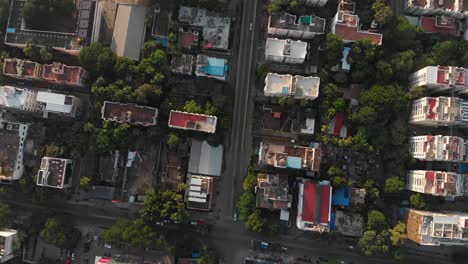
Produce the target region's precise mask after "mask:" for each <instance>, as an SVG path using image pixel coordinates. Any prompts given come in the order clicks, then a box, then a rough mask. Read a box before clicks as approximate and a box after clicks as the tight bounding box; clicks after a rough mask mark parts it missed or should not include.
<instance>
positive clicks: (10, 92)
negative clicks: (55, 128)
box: [0, 86, 44, 112]
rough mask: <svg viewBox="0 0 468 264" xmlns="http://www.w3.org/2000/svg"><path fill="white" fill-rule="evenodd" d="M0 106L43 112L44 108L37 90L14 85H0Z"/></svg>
mask: <svg viewBox="0 0 468 264" xmlns="http://www.w3.org/2000/svg"><path fill="white" fill-rule="evenodd" d="M0 107H6V108H12V109H18V110H23V111H29V112H42V111H43V109H44V106H43V105H42V104H41V103H39V102H38V101H37V92H36V91H33V90H31V89H27V88H17V87H13V86H0Z"/></svg>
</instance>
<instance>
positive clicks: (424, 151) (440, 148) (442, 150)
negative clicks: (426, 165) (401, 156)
mask: <svg viewBox="0 0 468 264" xmlns="http://www.w3.org/2000/svg"><path fill="white" fill-rule="evenodd" d="M409 151H410V154H411V156H412V157H414V158H416V159H419V160H427V161H453V162H463V161H467V160H468V159H467V153H466V143H465V140H464V139H463V138H460V137H455V136H441V135H437V136H430V135H428V136H416V137H411V138H410V139H409Z"/></svg>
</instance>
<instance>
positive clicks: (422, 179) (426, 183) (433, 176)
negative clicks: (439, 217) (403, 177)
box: [406, 170, 464, 199]
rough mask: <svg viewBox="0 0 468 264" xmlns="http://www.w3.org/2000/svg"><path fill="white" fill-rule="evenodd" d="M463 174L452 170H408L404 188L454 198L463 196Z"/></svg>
mask: <svg viewBox="0 0 468 264" xmlns="http://www.w3.org/2000/svg"><path fill="white" fill-rule="evenodd" d="M463 185H464V176H463V175H461V174H456V173H453V172H443V171H426V170H412V171H408V174H407V181H406V189H408V190H410V191H413V192H419V193H424V194H429V195H434V196H443V197H447V198H452V199H453V198H454V197H457V196H463V190H464V187H463Z"/></svg>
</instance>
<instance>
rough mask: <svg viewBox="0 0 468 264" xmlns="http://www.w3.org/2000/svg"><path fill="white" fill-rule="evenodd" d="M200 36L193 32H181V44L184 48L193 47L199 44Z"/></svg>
mask: <svg viewBox="0 0 468 264" xmlns="http://www.w3.org/2000/svg"><path fill="white" fill-rule="evenodd" d="M197 41H198V36H196V35H194V34H193V33H191V32H179V46H180V47H182V48H184V49H192V48H193V45H194V44H195V45H196V44H197Z"/></svg>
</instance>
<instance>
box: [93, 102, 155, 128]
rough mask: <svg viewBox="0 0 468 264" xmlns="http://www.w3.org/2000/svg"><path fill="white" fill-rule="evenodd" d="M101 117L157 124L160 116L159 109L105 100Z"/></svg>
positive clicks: (149, 124)
mask: <svg viewBox="0 0 468 264" xmlns="http://www.w3.org/2000/svg"><path fill="white" fill-rule="evenodd" d="M101 118H102V119H104V120H109V121H114V122H118V123H129V124H132V125H141V126H155V125H156V123H157V118H158V109H156V108H153V107H148V106H139V105H136V104H123V103H116V102H109V101H105V102H104V105H103V106H102V109H101Z"/></svg>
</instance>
